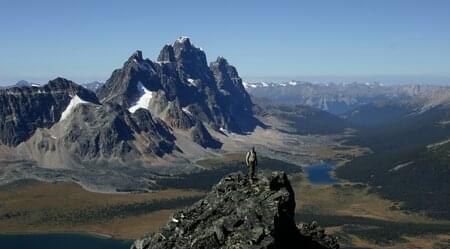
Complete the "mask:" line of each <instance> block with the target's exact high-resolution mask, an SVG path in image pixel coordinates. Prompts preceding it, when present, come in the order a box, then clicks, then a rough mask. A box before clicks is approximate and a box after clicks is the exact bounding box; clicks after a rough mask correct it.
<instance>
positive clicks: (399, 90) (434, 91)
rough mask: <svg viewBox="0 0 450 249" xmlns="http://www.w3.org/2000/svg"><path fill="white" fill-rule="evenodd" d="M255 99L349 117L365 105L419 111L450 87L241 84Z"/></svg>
mask: <svg viewBox="0 0 450 249" xmlns="http://www.w3.org/2000/svg"><path fill="white" fill-rule="evenodd" d="M244 86H245V87H246V89H247V91H248V92H249V93H250V94H251V95H253V96H255V97H263V98H267V99H270V100H272V101H274V102H278V103H283V104H300V105H308V106H312V107H316V108H318V109H321V110H324V111H328V112H330V113H333V114H335V115H345V116H351V114H349V112H350V111H354V110H356V109H357V108H360V107H362V106H364V105H372V104H377V103H383V102H392V101H394V102H398V103H404V104H407V105H408V107H407V108H408V109H410V110H416V111H421V110H423V109H426V108H430V107H432V106H437V105H439V104H441V103H443V102H446V101H448V100H449V99H450V87H448V86H435V85H395V86H386V85H383V84H381V83H351V84H336V83H328V84H312V83H308V82H300V81H289V82H285V83H266V82H255V83H248V82H246V83H244Z"/></svg>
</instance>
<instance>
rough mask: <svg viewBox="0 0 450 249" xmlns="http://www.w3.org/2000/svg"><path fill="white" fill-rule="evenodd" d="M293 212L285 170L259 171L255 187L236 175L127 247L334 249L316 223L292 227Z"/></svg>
mask: <svg viewBox="0 0 450 249" xmlns="http://www.w3.org/2000/svg"><path fill="white" fill-rule="evenodd" d="M294 211H295V197H294V192H293V190H292V187H291V184H290V182H289V180H288V178H287V176H286V174H285V173H284V172H264V173H260V174H259V175H258V181H257V182H255V183H254V184H250V183H249V181H248V180H247V179H246V177H245V176H244V175H242V174H241V173H235V174H231V175H229V176H226V177H224V178H223V179H222V180H221V181H220V182H219V183H218V184H217V185H215V186H214V187H213V189H212V191H211V192H210V193H209V194H207V195H206V197H205V198H203V199H202V200H200V201H198V202H197V203H195V204H194V205H193V206H191V207H189V208H186V209H184V210H182V211H180V212H177V213H175V214H174V215H173V217H172V218H171V219H170V220H169V222H168V223H167V225H166V226H165V227H164V228H162V229H161V231H160V232H158V233H155V234H152V235H149V236H146V237H144V238H142V239H139V240H136V241H135V242H134V244H133V246H132V249H163V248H164V249H166V248H167V249H168V248H198V249H200V248H202V249H203V248H255V249H256V248H274V249H275V248H280V249H281V248H283V249H290V248H339V245H338V244H337V242H336V240H335V238H333V237H330V236H328V235H325V233H324V231H323V230H321V229H317V225H316V224H312V225H308V226H305V225H302V226H301V227H300V228H299V227H297V225H296V224H295V221H294Z"/></svg>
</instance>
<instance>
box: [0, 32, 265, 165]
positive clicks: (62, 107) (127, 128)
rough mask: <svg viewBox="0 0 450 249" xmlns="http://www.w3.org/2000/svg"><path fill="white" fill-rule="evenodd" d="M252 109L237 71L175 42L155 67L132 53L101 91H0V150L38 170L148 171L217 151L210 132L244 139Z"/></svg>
mask: <svg viewBox="0 0 450 249" xmlns="http://www.w3.org/2000/svg"><path fill="white" fill-rule="evenodd" d="M89 89H92V90H96V89H97V90H96V92H97V94H96V93H94V91H91V90H89ZM252 107H253V103H252V101H251V99H250V96H249V94H248V93H247V92H246V90H245V88H244V86H243V85H242V80H241V78H240V77H239V75H238V73H237V70H236V68H234V67H233V66H231V65H230V64H229V63H228V61H227V60H226V59H224V58H222V57H219V58H218V59H217V60H216V61H214V62H212V63H211V64H209V65H208V64H207V61H206V55H205V52H204V51H203V50H201V49H200V48H198V47H196V46H194V45H193V44H191V42H190V39H189V38H187V37H181V38H179V39H177V40H176V41H175V42H174V43H173V44H171V45H166V46H164V47H163V49H162V50H161V53H160V55H159V57H158V59H157V60H156V61H151V60H149V59H144V58H143V56H142V52H141V51H136V52H135V53H133V54H132V55H131V56H130V57H129V59H128V60H126V62H125V63H124V64H123V67H122V68H119V69H116V70H114V72H113V73H112V75H111V77H110V78H109V79H108V80H107V81H106V82H105V84H102V83H99V82H94V83H91V84H88V85H84V86H80V85H77V84H76V83H74V82H71V81H69V80H66V79H63V78H57V79H55V80H52V81H50V82H49V83H48V84H46V85H42V86H39V87H37V86H31V85H28V84H22V85H20V86H16V87H11V88H9V89H2V90H0V145H2V144H3V145H5V146H8V147H10V148H14V149H15V150H16V151H17V152H18V154H20V155H21V156H22V157H23V159H27V160H28V159H29V160H32V161H34V162H37V163H38V164H39V165H43V166H44V167H56V168H61V167H63V168H67V167H69V168H70V167H78V165H103V164H104V163H105V162H114V163H115V164H118V165H123V164H125V162H126V164H127V165H129V164H143V165H146V164H148V165H151V164H154V163H155V162H158V163H161V161H163V160H172V159H171V158H175V154H177V155H176V157H177V160H178V158H183V155H182V154H183V153H184V149H186V148H188V149H190V150H192V149H193V148H194V149H195V150H197V151H200V150H206V149H217V148H220V146H221V143H220V142H219V141H218V139H217V138H215V137H214V136H213V135H212V133H213V132H214V133H217V134H218V133H228V132H230V133H231V132H233V133H244V132H247V131H251V130H252V129H254V128H255V126H256V125H257V124H258V121H257V120H256V118H255V117H254V115H253V111H252ZM0 149H1V148H0Z"/></svg>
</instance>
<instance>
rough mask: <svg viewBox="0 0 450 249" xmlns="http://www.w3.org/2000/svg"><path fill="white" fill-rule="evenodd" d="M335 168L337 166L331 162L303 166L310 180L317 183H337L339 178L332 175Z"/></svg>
mask: <svg viewBox="0 0 450 249" xmlns="http://www.w3.org/2000/svg"><path fill="white" fill-rule="evenodd" d="M334 168H335V166H334V165H333V164H329V163H324V164H318V165H310V166H306V167H303V169H304V170H305V172H306V174H307V177H308V180H309V181H310V182H311V183H312V184H316V185H332V184H335V183H337V182H338V181H337V179H336V178H333V177H332V176H331V173H332V172H333V170H334Z"/></svg>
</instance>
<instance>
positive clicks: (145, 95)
mask: <svg viewBox="0 0 450 249" xmlns="http://www.w3.org/2000/svg"><path fill="white" fill-rule="evenodd" d="M137 88H138V91H139V93H140V94H141V96H140V97H139V99H138V101H136V104H134V105H133V106H131V107H130V108H128V111H130V112H131V113H134V112H136V111H137V110H138V109H140V108H143V109H147V110H148V106H149V105H150V101H151V100H152V98H153V92H152V91H150V90H148V89H147V88H145V86H144V85H143V84H142V82H140V81H139V82H138V85H137Z"/></svg>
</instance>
